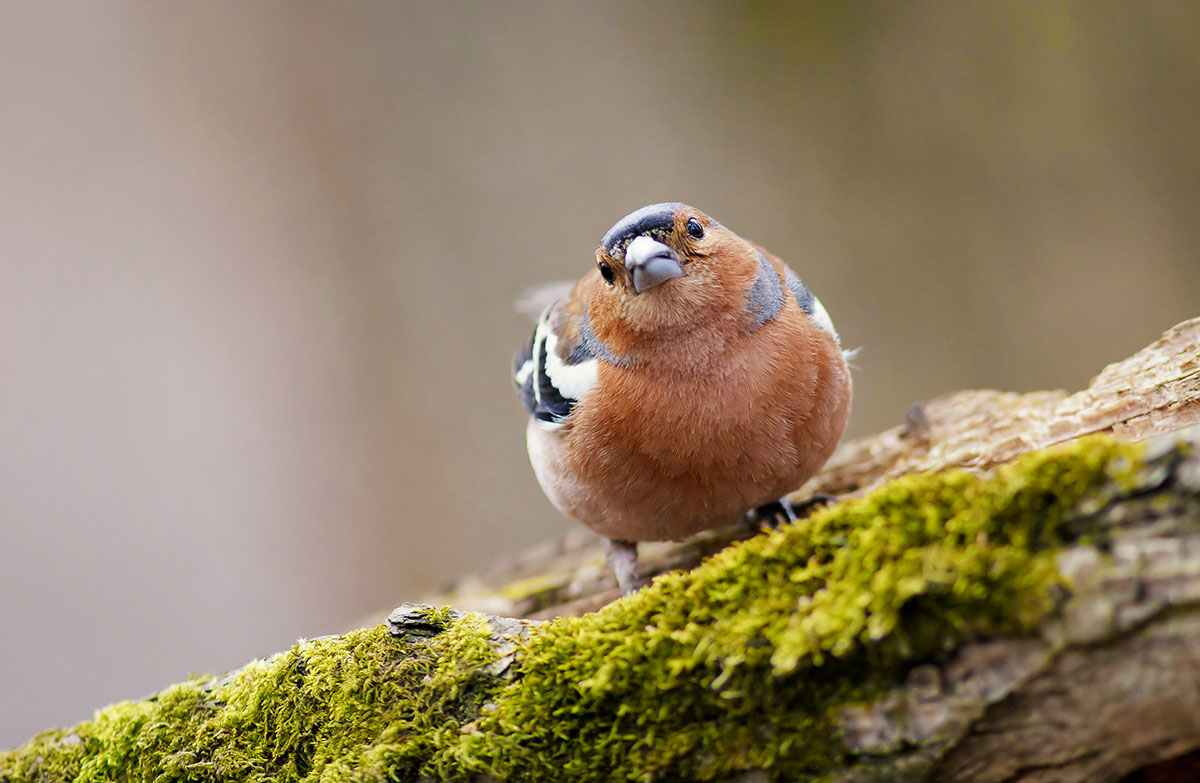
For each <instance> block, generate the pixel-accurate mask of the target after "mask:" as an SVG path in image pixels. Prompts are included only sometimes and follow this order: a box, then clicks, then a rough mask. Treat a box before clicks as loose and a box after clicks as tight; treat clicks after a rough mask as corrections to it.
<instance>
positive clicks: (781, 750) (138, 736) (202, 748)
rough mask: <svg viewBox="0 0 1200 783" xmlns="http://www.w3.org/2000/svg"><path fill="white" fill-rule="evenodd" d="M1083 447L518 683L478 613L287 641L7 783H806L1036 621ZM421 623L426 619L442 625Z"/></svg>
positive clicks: (558, 644) (6, 769)
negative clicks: (974, 646) (935, 683)
mask: <svg viewBox="0 0 1200 783" xmlns="http://www.w3.org/2000/svg"><path fill="white" fill-rule="evenodd" d="M1138 453H1139V451H1138V448H1137V447H1135V446H1122V445H1117V444H1115V443H1114V442H1112V441H1111V440H1108V439H1102V438H1097V439H1089V440H1086V441H1080V442H1077V443H1075V444H1072V445H1070V446H1068V447H1066V448H1063V449H1058V450H1053V451H1046V452H1040V453H1037V454H1033V455H1030V456H1028V457H1025V458H1023V459H1021V460H1019V461H1018V462H1016V463H1014V464H1013V465H1011V466H1007V467H1003V468H1001V469H999V470H998V471H996V472H995V473H994V474H992V475H990V476H987V477H982V478H981V477H976V476H974V475H971V474H968V473H965V472H961V471H951V472H947V473H942V474H938V475H912V476H907V477H904V478H901V479H899V480H896V481H893V482H891V483H889V484H888V485H887V486H885V487H883V488H881V489H880V490H878V491H875V492H872V493H871V494H869V495H867V496H866V497H864V498H862V499H858V500H851V501H847V502H844V503H841V504H839V505H837V506H834V507H831V508H828V509H824V510H821V511H819V512H817V513H816V514H815V515H814V516H813V517H811V518H810V519H808V520H805V521H804V522H802V523H800V524H797V525H794V526H789V527H786V528H785V529H783V530H780V531H778V532H775V533H771V534H768V535H762V536H759V537H756V538H754V539H751V540H749V541H745V542H742V543H739V544H735V545H733V546H730V547H728V548H727V549H725V550H724V551H722V552H720V553H719V554H717V555H716V556H714V557H712V558H711V559H709V560H708V561H706V562H705V563H704V564H702V565H701V566H699V567H697V568H696V569H694V570H693V571H691V572H688V573H677V574H670V575H667V576H665V577H662V578H660V579H658V580H656V581H655V583H654V584H653V585H652V586H650V587H648V588H646V589H644V590H642V591H641V592H640V593H639V594H637V595H636V596H633V597H631V598H627V599H623V600H621V601H617V602H615V603H614V604H611V605H610V606H608V607H605V608H604V609H602V610H600V611H598V612H595V613H593V614H591V615H588V616H586V617H581V618H569V619H562V620H558V621H556V622H553V623H548V624H546V625H544V626H542V627H540V628H538V629H537V630H536V631H535V632H534V633H533V634H532V635H531V637H530V638H529V639H528V640H526V641H524V642H522V643H521V644H520V646H519V649H518V661H519V663H518V666H519V672H518V676H516V677H514V678H511V679H508V680H505V679H501V678H499V677H498V676H496V675H493V674H491V673H490V672H489V667H488V666H487V664H489V663H491V662H492V661H494V660H495V657H496V654H495V653H494V652H493V649H492V647H491V645H490V643H489V641H488V635H489V629H488V627H487V625H486V623H484V622H483V621H482V619H481V618H480V617H478V616H476V615H468V616H466V617H465V618H463V619H459V620H450V619H449V615H448V614H445V613H444V612H443V613H441V614H438V615H437V616H436V617H434V616H431V617H430V618H429V619H430V621H431V623H434V624H436V625H441V626H444V627H445V629H444V630H443V631H442V632H441V633H438V634H436V635H435V636H433V637H431V638H429V639H427V640H410V641H401V640H397V639H393V638H390V637H389V636H388V635H387V633H386V631H385V630H384V629H382V628H377V629H372V630H364V631H358V632H355V633H352V634H348V635H346V636H344V637H339V638H331V639H321V640H316V641H310V642H303V643H301V644H299V645H297V646H296V647H295V648H293V649H292V650H291V651H289V652H287V653H284V654H281V655H279V656H276V657H274V658H272V659H270V660H268V661H264V662H259V663H256V664H253V665H251V666H249V667H247V668H245V669H243V670H241V671H239V672H237V673H235V674H233V675H231V676H230V677H229V678H227V679H225V680H219V681H218V680H213V679H200V680H194V681H192V682H188V683H185V684H182V685H178V686H175V687H174V688H171V689H168V690H166V691H164V692H163V693H161V694H159V695H158V696H157V697H155V698H154V699H152V700H149V701H146V702H139V703H127V704H120V705H116V706H114V707H110V708H108V709H107V710H104V711H102V712H100V713H98V714H97V716H96V719H95V720H93V721H91V722H89V723H85V724H82V725H80V726H78V727H76V728H75V729H74V730H72V731H69V732H64V731H59V732H50V733H47V734H44V735H41V736H39V737H37V738H35V739H34V740H33V741H31V742H30V743H29V744H27V745H26V746H25V747H23V748H20V749H18V750H16V751H13V752H10V753H8V754H0V781H5V782H6V783H7V781H13V782H14V783H15V781H32V780H46V781H58V780H63V781H65V780H80V781H93V780H97V781H98V780H108V779H116V778H120V779H124V780H130V781H135V780H157V781H171V780H248V781H257V780H264V781H265V780H323V781H326V780H327V781H338V780H357V779H389V778H390V779H393V780H410V779H415V778H416V776H417V775H418V774H423V775H427V776H429V777H433V778H435V779H445V780H455V779H461V778H463V777H465V776H467V775H468V774H469V773H472V772H490V773H492V774H495V775H498V776H500V777H501V778H504V779H508V780H514V781H522V780H528V781H543V780H555V781H568V780H578V781H586V780H597V781H599V780H604V781H609V780H619V779H633V780H652V779H653V780H669V779H710V778H715V777H720V776H723V775H727V774H730V773H732V772H734V771H736V770H739V769H745V768H753V767H761V768H766V769H770V770H772V771H773V772H774V773H776V774H777V775H778V776H780V777H784V778H788V779H795V778H799V779H804V778H807V777H816V778H819V777H821V776H823V775H826V774H828V772H829V770H830V769H831V767H832V766H833V765H835V764H837V763H839V762H840V761H842V760H843V756H844V753H843V750H842V746H841V743H840V739H839V737H838V733H837V729H836V725H835V722H834V720H833V715H834V712H835V710H836V709H837V708H838V707H840V706H844V705H846V704H849V703H854V702H857V701H862V700H867V699H870V698H871V697H872V696H873V695H876V694H878V693H880V692H882V690H884V689H885V688H887V687H889V686H890V685H892V684H894V683H895V682H896V681H897V679H898V678H900V677H902V676H903V675H904V673H905V671H906V670H907V669H908V668H909V667H911V666H912V665H913V664H914V663H916V662H919V661H924V660H929V659H931V658H936V657H937V656H939V655H941V654H943V653H944V652H945V651H947V650H949V649H951V648H952V647H954V646H955V645H957V644H960V643H961V642H963V641H964V640H967V639H973V638H979V637H983V636H989V635H996V634H1007V633H1020V632H1023V631H1027V630H1029V629H1030V628H1032V626H1034V625H1035V624H1036V623H1037V622H1038V621H1039V620H1040V619H1041V618H1042V617H1044V616H1045V614H1046V612H1047V611H1049V610H1050V609H1051V608H1052V603H1051V600H1050V597H1049V596H1050V592H1051V591H1050V588H1051V586H1052V585H1054V584H1055V583H1056V582H1057V581H1058V576H1057V572H1056V570H1055V568H1054V561H1053V554H1054V550H1055V548H1056V547H1060V546H1061V545H1062V544H1064V543H1065V542H1067V541H1068V540H1070V539H1072V538H1073V537H1076V536H1078V535H1084V534H1089V533H1092V534H1096V535H1102V531H1091V530H1087V529H1078V527H1079V525H1078V521H1077V520H1076V521H1074V522H1072V528H1071V529H1070V530H1068V525H1067V524H1066V521H1067V519H1066V518H1067V515H1068V513H1069V512H1070V511H1071V510H1072V509H1074V508H1076V507H1077V506H1079V504H1080V503H1081V501H1082V500H1083V499H1084V497H1085V496H1086V495H1087V494H1088V493H1089V492H1090V491H1091V490H1092V489H1093V488H1096V487H1098V486H1100V485H1103V484H1111V483H1112V481H1113V480H1114V479H1116V480H1118V481H1128V477H1129V475H1131V471H1134V470H1136V466H1137V465H1138V464H1139V460H1138V458H1137V455H1138ZM435 621H436V622H435Z"/></svg>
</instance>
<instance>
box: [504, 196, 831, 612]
mask: <svg viewBox="0 0 1200 783" xmlns="http://www.w3.org/2000/svg"><path fill="white" fill-rule="evenodd" d="M568 286H569V288H568ZM539 299H541V300H549V301H548V302H547V303H546V306H545V307H544V308H542V309H541V310H540V314H539V315H538V317H537V318H536V322H537V325H536V327H535V328H534V330H533V333H532V335H531V336H530V339H529V342H528V344H527V345H526V346H525V348H524V350H522V351H520V352H518V353H517V355H516V357H515V359H514V363H513V370H514V381H515V383H516V385H517V387H518V389H519V394H520V398H521V401H522V403H523V404H524V407H525V409H526V411H527V412H528V414H529V421H528V424H527V426H526V447H527V450H528V452H529V460H530V464H531V465H532V467H533V471H534V474H535V476H536V477H537V480H538V483H539V484H540V485H541V488H542V490H543V491H544V492H545V494H546V496H547V497H548V498H549V500H550V502H551V503H552V504H553V505H554V506H555V507H556V508H557V509H558V510H559V511H560V512H561V513H563V514H564V515H565V516H567V517H570V518H571V519H574V520H576V521H577V522H580V523H582V524H583V525H584V526H586V527H588V528H590V529H591V530H593V531H595V532H596V533H598V534H599V535H601V536H603V537H604V538H606V539H608V560H609V563H610V565H611V567H612V569H613V572H614V574H615V576H616V580H617V583H618V586H619V587H620V590H621V592H622V593H623V594H629V593H632V592H635V591H636V590H637V589H638V587H639V580H638V573H637V542H639V541H665V540H679V539H682V538H686V537H688V536H690V535H692V534H694V533H698V532H700V531H704V530H709V529H714V528H720V527H725V526H728V525H730V524H732V523H734V522H737V521H739V520H744V519H746V518H747V514H749V515H751V518H753V515H754V514H755V510H758V511H759V512H760V513H764V514H765V513H770V512H771V511H772V510H774V509H779V508H782V509H783V511H784V512H785V514H788V515H790V514H791V508H792V507H791V506H790V505H789V504H787V502H786V499H784V498H785V496H786V495H787V494H788V493H789V492H792V491H794V490H795V489H797V488H798V487H799V486H800V485H801V484H803V483H804V481H805V480H807V479H808V478H809V477H810V476H812V475H813V474H814V473H816V472H817V471H818V470H819V469H820V468H821V466H822V465H824V463H825V461H826V460H827V459H828V458H829V457H830V455H831V454H832V453H833V450H834V448H835V447H836V445H837V443H838V441H839V439H840V438H841V436H842V433H843V431H844V429H845V426H846V420H847V418H848V416H849V412H850V402H851V397H852V384H851V379H850V371H849V366H848V359H849V358H850V357H851V355H852V353H853V352H848V351H843V350H842V347H841V341H840V339H839V337H838V333H837V331H836V330H835V329H834V326H833V321H832V320H830V318H829V314H828V312H827V311H826V310H825V308H824V307H823V306H822V305H821V302H820V300H818V299H817V297H816V296H814V295H813V293H812V291H811V290H809V288H808V286H806V285H805V284H804V283H803V282H802V281H801V279H800V277H799V276H798V275H797V274H796V273H795V272H794V271H792V269H791V268H790V267H788V266H787V265H786V264H785V263H784V262H783V261H781V260H780V259H779V258H778V257H776V256H774V255H772V254H771V253H770V252H768V251H767V250H765V249H763V248H762V247H760V246H759V245H757V244H755V243H754V242H751V241H749V240H747V239H744V238H742V237H741V236H739V235H738V234H735V233H734V232H733V231H731V230H730V229H728V228H726V227H725V226H723V225H721V224H720V223H718V222H717V221H716V220H714V219H712V218H711V217H709V216H708V215H706V214H705V213H703V212H701V211H700V210H698V209H696V208H695V207H692V206H689V205H687V204H683V203H680V202H666V203H660V204H651V205H649V206H645V207H642V208H641V209H638V210H636V211H634V212H631V213H630V214H628V215H626V216H625V217H623V218H621V219H620V220H618V221H617V222H616V223H615V224H613V226H612V228H610V229H609V230H608V232H607V233H605V234H604V236H603V238H602V239H601V240H600V244H599V246H598V247H597V248H596V251H595V266H594V267H593V268H592V269H590V270H589V271H588V272H587V273H586V274H584V275H583V277H582V278H580V279H579V281H578V282H576V283H574V284H573V285H571V284H557V285H556V286H549V287H547V288H545V289H543V290H542V291H540V292H535V293H534V294H533V295H532V297H530V298H529V301H533V302H536V301H538V300H539ZM528 303H529V302H527V303H526V304H527V305H528ZM781 499H782V500H781ZM791 518H794V517H791Z"/></svg>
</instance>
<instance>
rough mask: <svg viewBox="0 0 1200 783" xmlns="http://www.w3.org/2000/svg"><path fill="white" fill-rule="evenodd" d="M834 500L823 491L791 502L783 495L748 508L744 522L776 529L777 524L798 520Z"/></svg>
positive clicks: (834, 498)
mask: <svg viewBox="0 0 1200 783" xmlns="http://www.w3.org/2000/svg"><path fill="white" fill-rule="evenodd" d="M836 500H837V498H836V497H835V496H833V495H829V494H826V493H824V492H817V493H814V494H813V495H811V496H809V497H807V498H805V499H804V500H801V501H800V502H798V503H794V502H792V501H791V500H789V499H788V498H787V497H786V496H785V497H781V498H780V499H779V500H772V501H771V502H770V503H764V504H763V505H761V506H759V507H758V508H752V509H750V510H749V511H747V512H746V522H747V524H749V525H751V526H756V527H765V528H767V529H768V530H778V529H779V526H780V525H782V524H784V523H785V522H798V521H800V520H801V519H804V518H806V517H808V516H809V515H810V514H812V512H813V511H815V510H817V508H819V507H820V506H825V505H828V504H830V503H833V502H834V501H836Z"/></svg>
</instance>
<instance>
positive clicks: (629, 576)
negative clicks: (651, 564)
mask: <svg viewBox="0 0 1200 783" xmlns="http://www.w3.org/2000/svg"><path fill="white" fill-rule="evenodd" d="M608 564H609V565H610V566H611V567H612V570H613V574H615V575H616V577H617V586H618V587H620V588H621V595H632V594H633V593H636V592H637V589H638V575H637V542H636V541H625V540H623V539H620V538H610V539H608Z"/></svg>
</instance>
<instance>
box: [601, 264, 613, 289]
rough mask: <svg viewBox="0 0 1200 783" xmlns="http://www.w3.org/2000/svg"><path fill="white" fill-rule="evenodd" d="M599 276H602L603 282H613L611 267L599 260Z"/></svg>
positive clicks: (610, 283)
mask: <svg viewBox="0 0 1200 783" xmlns="http://www.w3.org/2000/svg"><path fill="white" fill-rule="evenodd" d="M600 276H601V277H603V278H604V282H606V283H608V284H609V285H612V284H613V271H612V267H611V266H609V265H608V264H607V263H605V262H603V261H601V262H600Z"/></svg>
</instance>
